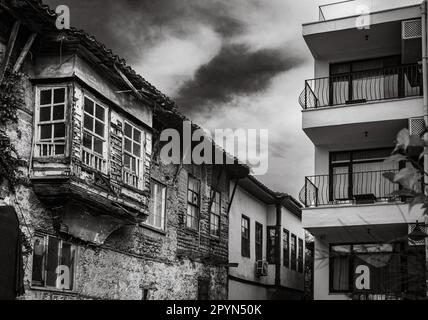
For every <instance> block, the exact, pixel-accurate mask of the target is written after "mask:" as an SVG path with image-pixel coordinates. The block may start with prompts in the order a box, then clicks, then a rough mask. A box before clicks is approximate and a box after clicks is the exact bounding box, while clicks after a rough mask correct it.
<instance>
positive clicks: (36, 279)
mask: <svg viewBox="0 0 428 320" xmlns="http://www.w3.org/2000/svg"><path fill="white" fill-rule="evenodd" d="M45 250H46V249H45V245H44V239H43V238H42V237H35V238H34V248H33V272H32V276H31V280H32V285H35V286H44V256H45Z"/></svg>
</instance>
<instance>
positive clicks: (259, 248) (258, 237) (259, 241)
mask: <svg viewBox="0 0 428 320" xmlns="http://www.w3.org/2000/svg"><path fill="white" fill-rule="evenodd" d="M255 243H256V260H262V259H263V225H262V224H260V223H258V222H256V231H255Z"/></svg>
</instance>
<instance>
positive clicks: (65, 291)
mask: <svg viewBox="0 0 428 320" xmlns="http://www.w3.org/2000/svg"><path fill="white" fill-rule="evenodd" d="M30 289H31V290H34V291H43V292H49V293H62V294H68V295H73V296H74V295H77V292H76V291H74V290H65V289H62V290H61V289H56V288H49V287H38V286H32V285H31V286H30Z"/></svg>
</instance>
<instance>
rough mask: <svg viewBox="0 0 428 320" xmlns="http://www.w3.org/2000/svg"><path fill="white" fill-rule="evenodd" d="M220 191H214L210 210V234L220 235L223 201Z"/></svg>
mask: <svg viewBox="0 0 428 320" xmlns="http://www.w3.org/2000/svg"><path fill="white" fill-rule="evenodd" d="M220 199H221V198H220V192H218V191H214V198H213V202H212V205H211V212H210V234H211V235H212V236H216V237H219V236H220V216H221V201H220Z"/></svg>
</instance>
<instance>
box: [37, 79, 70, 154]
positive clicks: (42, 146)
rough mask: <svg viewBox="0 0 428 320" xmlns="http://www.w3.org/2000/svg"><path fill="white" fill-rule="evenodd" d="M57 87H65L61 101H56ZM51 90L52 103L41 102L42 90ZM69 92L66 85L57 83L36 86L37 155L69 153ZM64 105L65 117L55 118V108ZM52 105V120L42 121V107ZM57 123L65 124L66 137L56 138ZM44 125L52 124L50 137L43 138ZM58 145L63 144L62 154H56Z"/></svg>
mask: <svg viewBox="0 0 428 320" xmlns="http://www.w3.org/2000/svg"><path fill="white" fill-rule="evenodd" d="M56 89H64V101H63V102H59V103H54V91H55V90H56ZM46 90H50V91H51V92H52V93H51V103H50V104H40V97H41V91H46ZM67 102H68V92H67V86H66V85H62V86H61V85H55V86H37V87H36V101H35V117H34V118H35V130H36V134H35V137H36V142H35V143H36V150H35V156H36V157H42V158H46V157H64V156H65V155H66V153H67V150H66V148H67V137H68V134H67V111H68V108H67V107H68V106H67V105H68V103H67ZM60 105H64V117H63V119H58V120H53V109H54V107H55V106H60ZM44 107H50V108H51V110H50V120H49V121H40V111H41V108H44ZM55 124H64V137H63V138H55V137H54V126H55ZM42 125H51V126H52V128H51V130H52V132H51V138H50V139H41V131H42V130H41V126H42ZM56 146H63V148H64V152H63V153H61V154H56Z"/></svg>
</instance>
